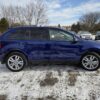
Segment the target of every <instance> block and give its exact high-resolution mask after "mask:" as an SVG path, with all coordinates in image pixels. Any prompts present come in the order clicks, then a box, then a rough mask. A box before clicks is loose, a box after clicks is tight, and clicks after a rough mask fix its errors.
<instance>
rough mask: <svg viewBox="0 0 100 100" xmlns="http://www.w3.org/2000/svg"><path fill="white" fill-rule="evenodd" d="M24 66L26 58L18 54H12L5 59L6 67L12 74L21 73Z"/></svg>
mask: <svg viewBox="0 0 100 100" xmlns="http://www.w3.org/2000/svg"><path fill="white" fill-rule="evenodd" d="M26 64H27V59H26V57H25V56H24V55H23V54H22V53H19V52H12V53H10V54H9V55H8V56H7V58H6V66H7V67H8V69H10V70H11V71H13V72H18V71H21V70H22V69H23V68H24V67H25V66H26Z"/></svg>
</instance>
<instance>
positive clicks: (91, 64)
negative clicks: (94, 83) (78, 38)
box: [82, 55, 99, 70]
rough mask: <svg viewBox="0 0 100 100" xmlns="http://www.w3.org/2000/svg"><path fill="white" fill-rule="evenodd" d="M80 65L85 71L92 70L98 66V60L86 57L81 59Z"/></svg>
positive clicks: (90, 56) (93, 57)
mask: <svg viewBox="0 0 100 100" xmlns="http://www.w3.org/2000/svg"><path fill="white" fill-rule="evenodd" d="M82 65H83V66H84V68H86V69H90V70H93V69H95V68H97V67H98V66H99V59H98V58H97V57H96V56H94V55H86V56H84V57H83V59H82Z"/></svg>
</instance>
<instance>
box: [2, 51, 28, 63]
mask: <svg viewBox="0 0 100 100" xmlns="http://www.w3.org/2000/svg"><path fill="white" fill-rule="evenodd" d="M12 52H18V53H21V54H23V55H24V56H25V57H26V59H27V61H28V56H27V54H26V53H24V52H23V51H21V50H10V51H9V52H7V53H6V54H5V56H4V58H3V61H2V63H5V60H6V57H7V56H8V55H9V54H11V53H12Z"/></svg>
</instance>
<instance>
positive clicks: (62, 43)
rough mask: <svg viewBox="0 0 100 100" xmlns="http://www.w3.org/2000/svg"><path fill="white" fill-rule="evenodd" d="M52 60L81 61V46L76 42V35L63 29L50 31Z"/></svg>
mask: <svg viewBox="0 0 100 100" xmlns="http://www.w3.org/2000/svg"><path fill="white" fill-rule="evenodd" d="M49 35H50V44H51V46H50V49H51V52H52V53H51V55H50V59H51V60H52V59H53V60H68V61H76V60H79V57H80V56H79V52H80V44H79V42H74V35H73V34H70V33H68V32H67V31H64V30H61V29H52V28H50V29H49Z"/></svg>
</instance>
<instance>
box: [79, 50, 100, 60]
mask: <svg viewBox="0 0 100 100" xmlns="http://www.w3.org/2000/svg"><path fill="white" fill-rule="evenodd" d="M91 52H94V53H97V54H99V55H100V49H95V48H91V49H88V50H87V51H86V52H84V53H83V54H82V56H81V59H82V57H83V56H85V55H86V54H88V53H91ZM81 59H80V60H81Z"/></svg>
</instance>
